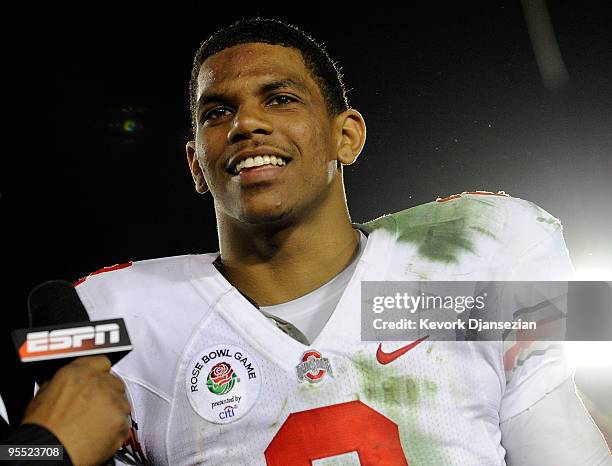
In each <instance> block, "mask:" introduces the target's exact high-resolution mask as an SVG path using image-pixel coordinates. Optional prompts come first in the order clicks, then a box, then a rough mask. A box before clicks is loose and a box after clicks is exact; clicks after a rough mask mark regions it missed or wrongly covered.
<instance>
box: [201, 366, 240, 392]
mask: <svg viewBox="0 0 612 466" xmlns="http://www.w3.org/2000/svg"><path fill="white" fill-rule="evenodd" d="M237 381H238V378H237V377H236V373H235V372H234V370H233V369H232V366H230V365H229V364H228V363H226V362H220V363H219V364H217V365H215V366H213V368H212V369H211V370H210V372H209V374H208V378H207V379H206V386H207V387H208V389H209V390H210V391H211V392H212V393H214V394H215V395H225V394H226V393H229V392H230V391H231V389H232V388H234V385H235V384H236V382H237Z"/></svg>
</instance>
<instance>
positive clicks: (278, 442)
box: [265, 401, 408, 466]
mask: <svg viewBox="0 0 612 466" xmlns="http://www.w3.org/2000/svg"><path fill="white" fill-rule="evenodd" d="M353 451H355V452H357V455H358V456H359V462H360V463H361V465H362V466H408V462H407V461H406V457H405V456H404V451H403V450H402V445H401V443H400V439H399V429H398V428H397V424H395V423H394V422H393V421H391V420H390V419H389V418H387V417H385V416H383V415H382V414H380V413H379V412H378V411H375V410H373V409H372V408H370V407H369V406H367V405H365V404H363V403H362V402H361V401H350V402H348V403H341V404H337V405H332V406H324V407H322V408H315V409H309V410H308V411H301V412H299V413H292V414H290V415H289V417H288V418H287V420H286V421H285V423H284V424H283V425H282V427H281V428H280V430H279V431H278V432H277V433H276V436H275V437H274V438H273V439H272V441H271V442H270V445H268V448H266V452H265V455H266V463H267V464H268V466H286V465H288V464H290V465H291V466H311V465H312V461H314V460H320V459H323V458H329V457H332V456H337V455H342V454H344V453H349V452H353Z"/></svg>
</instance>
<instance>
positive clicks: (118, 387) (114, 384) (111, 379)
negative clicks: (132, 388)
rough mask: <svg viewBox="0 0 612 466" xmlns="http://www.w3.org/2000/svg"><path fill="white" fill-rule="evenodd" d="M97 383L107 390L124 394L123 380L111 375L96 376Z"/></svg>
mask: <svg viewBox="0 0 612 466" xmlns="http://www.w3.org/2000/svg"><path fill="white" fill-rule="evenodd" d="M98 383H99V384H104V385H105V386H107V387H108V388H109V390H113V391H116V392H119V393H122V394H124V393H125V383H123V380H121V379H120V378H119V377H116V376H114V375H112V374H102V375H100V376H98Z"/></svg>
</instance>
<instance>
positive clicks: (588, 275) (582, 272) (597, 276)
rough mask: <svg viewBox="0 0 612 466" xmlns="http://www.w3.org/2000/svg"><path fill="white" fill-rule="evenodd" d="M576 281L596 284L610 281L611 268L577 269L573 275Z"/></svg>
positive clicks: (611, 278) (611, 277)
mask: <svg viewBox="0 0 612 466" xmlns="http://www.w3.org/2000/svg"><path fill="white" fill-rule="evenodd" d="M574 275H575V277H576V280H580V281H587V282H597V281H605V282H607V281H610V280H612V268H610V269H605V268H603V267H579V268H577V269H576V271H575V273H574Z"/></svg>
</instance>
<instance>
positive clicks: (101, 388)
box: [22, 356, 130, 466]
mask: <svg viewBox="0 0 612 466" xmlns="http://www.w3.org/2000/svg"><path fill="white" fill-rule="evenodd" d="M110 368H111V363H110V361H109V359H108V358H107V357H106V356H92V357H84V358H79V359H76V360H74V361H73V362H71V363H70V364H68V365H66V366H64V367H62V368H61V369H59V370H58V371H57V373H56V374H55V376H54V377H53V378H52V379H51V380H50V381H49V382H45V383H44V384H43V385H42V387H41V388H40V390H39V392H38V394H37V396H36V397H35V398H34V399H33V400H32V401H31V402H30V404H29V405H28V407H27V408H26V412H25V416H24V418H23V421H22V424H37V425H40V426H43V427H45V428H46V429H48V430H49V431H50V432H51V433H53V434H54V435H55V436H56V437H57V438H58V439H59V440H60V442H62V444H63V445H64V448H65V449H66V453H68V455H69V456H70V459H71V460H72V462H73V463H74V465H75V466H76V465H78V466H80V465H96V464H100V463H102V462H103V461H105V460H106V459H108V458H110V457H111V456H112V455H113V453H115V452H116V451H117V450H118V449H119V448H120V447H121V446H122V445H123V443H124V441H125V440H126V438H127V436H128V433H129V427H128V421H127V419H128V415H129V413H130V405H129V403H128V402H127V400H126V398H125V386H124V384H123V382H121V380H119V379H118V378H117V377H115V376H113V375H111V374H110V372H109V371H110Z"/></svg>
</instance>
